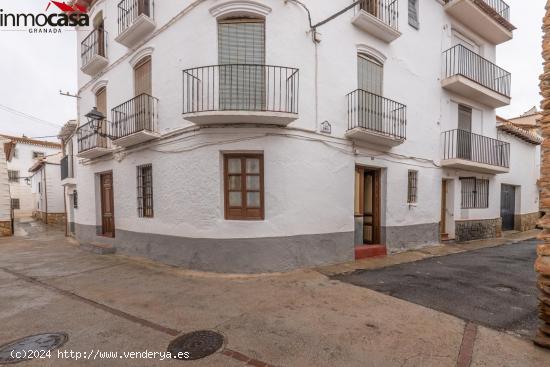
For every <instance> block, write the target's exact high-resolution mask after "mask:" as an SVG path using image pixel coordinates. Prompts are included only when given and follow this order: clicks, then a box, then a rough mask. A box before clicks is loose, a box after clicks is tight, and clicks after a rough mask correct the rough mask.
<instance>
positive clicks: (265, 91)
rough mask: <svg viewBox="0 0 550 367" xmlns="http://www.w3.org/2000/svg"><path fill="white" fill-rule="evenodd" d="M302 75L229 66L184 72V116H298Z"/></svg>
mask: <svg viewBox="0 0 550 367" xmlns="http://www.w3.org/2000/svg"><path fill="white" fill-rule="evenodd" d="M298 92H299V71H298V69H295V68H289V67H284V66H271V65H249V64H229V65H213V66H204V67H198V68H193V69H188V70H184V71H183V113H184V114H189V113H197V112H211V111H264V112H284V113H294V114H297V113H298Z"/></svg>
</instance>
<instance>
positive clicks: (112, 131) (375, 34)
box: [73, 0, 537, 272]
mask: <svg viewBox="0 0 550 367" xmlns="http://www.w3.org/2000/svg"><path fill="white" fill-rule="evenodd" d="M79 2H80V3H81V4H88V5H90V8H89V12H88V13H89V15H90V16H91V19H92V20H93V22H92V23H93V24H92V25H91V26H90V28H88V29H79V32H77V36H78V43H79V51H78V55H79V68H80V71H79V77H78V82H79V97H80V99H79V100H78V104H79V109H78V110H79V116H78V129H77V131H76V134H75V136H74V138H73V145H74V147H75V152H76V155H77V156H78V162H77V164H76V166H75V177H76V187H78V192H79V196H78V208H75V209H74V229H75V232H76V237H77V239H78V240H80V241H81V242H99V243H102V244H108V245H111V246H114V247H115V248H116V250H117V251H119V252H122V253H127V254H133V255H139V256H145V257H149V258H152V259H156V260H159V261H163V262H166V263H169V264H173V265H180V266H184V267H188V268H193V269H199V270H207V271H219V272H265V271H284V270H289V269H293V268H298V267H308V266H316V265H321V264H328V263H337V262H343V261H348V260H352V259H354V258H360V257H363V256H369V255H373V254H382V253H386V252H398V251H403V250H407V249H410V248H415V247H421V246H427V245H431V244H436V243H439V241H441V240H451V239H454V240H457V241H463V240H470V239H478V238H489V237H495V236H499V235H500V234H501V232H502V218H501V193H502V188H503V184H508V185H514V186H515V187H516V188H517V187H518V186H519V187H522V188H521V189H515V190H516V191H515V195H516V199H515V200H518V203H522V204H521V205H519V204H518V206H517V207H516V208H517V213H515V212H514V214H518V215H527V214H531V213H535V212H537V209H536V203H535V202H534V200H536V197H537V192H536V190H535V188H534V187H533V186H532V185H531V181H529V182H528V183H526V182H524V181H523V180H519V181H518V180H516V178H517V175H529V174H531V175H534V172H529V171H527V170H525V167H523V166H522V165H521V164H519V163H517V162H522V161H524V160H529V161H533V162H534V159H535V158H534V157H532V156H531V154H532V151H531V146H525V147H524V146H523V145H521V144H523V143H519V144H518V146H520V147H522V148H520V149H515V145H516V144H515V140H514V139H516V137H515V136H510V135H509V134H508V132H505V131H504V130H502V129H499V128H498V127H497V123H496V121H497V117H496V108H498V107H502V106H506V105H509V104H510V103H511V94H510V91H511V78H512V76H511V75H510V73H509V72H507V71H506V70H504V69H502V68H501V67H500V66H499V65H498V60H496V57H495V55H496V52H495V51H496V47H497V45H499V44H501V43H503V42H506V41H508V40H510V39H512V35H513V30H514V29H515V28H514V26H513V25H512V24H511V23H510V9H509V7H508V5H507V4H506V3H504V2H503V1H501V0H498V1H484V0H474V1H471V0H445V1H441V0H440V1H428V0H409V1H405V0H391V1H390V0H365V1H362V2H360V3H358V4H356V5H353V4H352V5H350V3H352V2H350V1H344V0H339V1H336V0H335V1H317V0H303V1H301V2H297V1H292V0H290V1H264V0H261V1H260V0H221V1H214V0H203V1H191V0H187V1H180V2H153V1H147V0H123V1H92V2H91V4H90V2H86V1H79ZM308 14H310V15H311V17H308ZM310 19H311V20H310ZM312 22H313V23H316V24H312ZM317 22H318V23H317ZM529 144H531V143H529ZM523 148H525V149H523ZM516 169H517V171H516ZM523 186H526V187H525V189H523ZM527 186H528V187H527ZM523 203H525V206H523ZM522 220H523V219H522ZM522 220H520V223H521V222H522Z"/></svg>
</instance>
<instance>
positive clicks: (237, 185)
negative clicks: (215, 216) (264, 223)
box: [224, 154, 264, 220]
mask: <svg viewBox="0 0 550 367" xmlns="http://www.w3.org/2000/svg"><path fill="white" fill-rule="evenodd" d="M224 177H225V179H224V181H225V182H224V187H225V219H228V220H263V219H264V157H263V155H261V154H226V155H225V156H224Z"/></svg>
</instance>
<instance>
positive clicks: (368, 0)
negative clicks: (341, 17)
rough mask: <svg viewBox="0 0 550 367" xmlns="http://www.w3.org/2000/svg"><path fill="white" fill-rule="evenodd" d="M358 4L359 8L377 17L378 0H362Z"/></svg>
mask: <svg viewBox="0 0 550 367" xmlns="http://www.w3.org/2000/svg"><path fill="white" fill-rule="evenodd" d="M359 6H360V7H361V10H364V11H366V12H367V13H369V14H372V15H374V16H375V17H377V18H378V14H379V7H380V0H363V1H362V2H361V3H360V5H359Z"/></svg>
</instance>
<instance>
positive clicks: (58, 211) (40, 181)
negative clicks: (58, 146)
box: [29, 152, 65, 225]
mask: <svg viewBox="0 0 550 367" xmlns="http://www.w3.org/2000/svg"><path fill="white" fill-rule="evenodd" d="M61 158H62V154H61V152H59V153H56V154H53V155H49V156H45V157H42V158H40V159H38V160H37V161H36V162H35V163H34V164H33V165H32V167H31V168H29V173H30V174H31V191H32V193H33V195H34V205H33V217H34V218H36V219H38V220H40V221H42V222H44V223H45V224H63V225H64V224H65V204H64V195H63V189H62V187H61Z"/></svg>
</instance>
